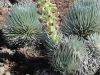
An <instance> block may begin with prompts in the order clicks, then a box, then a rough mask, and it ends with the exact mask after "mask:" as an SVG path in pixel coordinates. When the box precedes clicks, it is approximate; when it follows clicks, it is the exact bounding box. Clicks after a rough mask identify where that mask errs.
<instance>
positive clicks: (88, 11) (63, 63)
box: [2, 0, 100, 75]
mask: <svg viewBox="0 0 100 75" xmlns="http://www.w3.org/2000/svg"><path fill="white" fill-rule="evenodd" d="M55 10H56V5H55V4H52V3H51V1H50V0H39V1H38V3H37V5H36V4H34V3H32V4H28V3H24V4H23V3H18V4H16V5H14V6H13V7H12V8H11V10H10V14H9V15H8V17H7V19H6V21H5V24H4V26H3V29H2V32H3V35H4V38H5V41H6V42H7V43H8V44H9V45H13V44H15V45H16V44H24V45H25V46H29V45H34V43H36V42H39V41H40V40H41V39H42V38H45V37H46V38H45V39H42V40H44V41H45V43H46V44H45V47H46V48H47V49H48V50H49V53H48V57H50V63H51V64H52V66H53V67H54V68H55V69H56V70H58V71H60V72H61V73H62V74H63V75H66V74H67V73H75V72H76V71H79V69H80V66H81V64H82V62H83V60H84V59H85V58H84V57H85V55H87V50H86V47H85V42H86V41H87V40H88V41H89V42H90V43H91V44H92V45H93V46H94V47H95V48H97V49H100V47H99V45H100V43H99V42H100V41H99V39H100V21H99V20H100V1H98V0H76V1H74V2H73V3H72V4H71V5H70V6H69V9H68V10H67V12H66V15H65V16H63V19H62V25H61V26H60V27H59V29H60V30H58V29H57V28H56V25H57V22H56V20H57V18H56V11H55ZM44 33H45V34H46V36H44V37H42V36H43V34H44ZM59 40H60V41H59ZM74 75H75V74H74Z"/></svg>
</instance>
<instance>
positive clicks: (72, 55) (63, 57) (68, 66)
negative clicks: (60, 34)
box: [51, 36, 87, 75]
mask: <svg viewBox="0 0 100 75" xmlns="http://www.w3.org/2000/svg"><path fill="white" fill-rule="evenodd" d="M86 53H87V52H86V48H85V45H84V40H83V39H79V38H78V37H77V36H70V37H69V39H67V38H66V39H64V41H63V42H61V43H59V44H58V45H57V46H56V48H55V50H53V56H52V58H51V64H52V65H53V66H54V67H55V68H56V69H57V70H59V71H60V72H61V73H63V74H64V75H66V73H67V72H68V73H74V72H76V71H78V70H79V68H80V65H81V63H82V61H83V59H84V56H85V54H86Z"/></svg>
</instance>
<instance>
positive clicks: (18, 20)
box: [2, 3, 42, 44]
mask: <svg viewBox="0 0 100 75" xmlns="http://www.w3.org/2000/svg"><path fill="white" fill-rule="evenodd" d="M37 11H38V8H37V7H36V4H27V3H25V4H23V3H18V4H16V5H14V6H13V7H12V8H11V10H10V13H9V15H8V17H7V19H6V21H5V25H4V26H3V29H2V32H3V35H4V38H5V39H6V40H7V42H8V43H9V44H11V43H12V44H19V43H20V42H25V44H28V43H30V42H36V41H37V40H38V39H40V37H41V31H42V25H41V24H40V22H39V21H38V17H39V15H38V14H37Z"/></svg>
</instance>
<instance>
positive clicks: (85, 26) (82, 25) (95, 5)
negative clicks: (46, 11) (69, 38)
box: [62, 0, 100, 38]
mask: <svg viewBox="0 0 100 75" xmlns="http://www.w3.org/2000/svg"><path fill="white" fill-rule="evenodd" d="M62 24H63V25H62V31H63V33H64V34H66V35H70V34H73V35H78V36H81V37H84V38H86V36H88V35H90V34H92V33H94V32H99V33H100V1H99V0H76V1H74V3H72V4H71V5H70V7H69V9H68V11H67V12H66V15H65V16H64V17H63V20H62Z"/></svg>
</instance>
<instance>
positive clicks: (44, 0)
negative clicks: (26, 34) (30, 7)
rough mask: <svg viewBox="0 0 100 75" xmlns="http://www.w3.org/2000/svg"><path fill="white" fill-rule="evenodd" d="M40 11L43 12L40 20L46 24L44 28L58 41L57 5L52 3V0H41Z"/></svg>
mask: <svg viewBox="0 0 100 75" xmlns="http://www.w3.org/2000/svg"><path fill="white" fill-rule="evenodd" d="M37 6H38V7H39V11H38V13H39V14H41V17H40V18H39V20H40V21H41V22H42V23H43V24H44V26H43V30H44V31H46V32H47V34H49V35H50V38H51V39H52V41H53V42H57V40H56V37H57V30H56V28H55V27H56V20H57V18H56V16H55V11H56V5H55V4H53V3H51V1H50V0H39V1H38V5H37Z"/></svg>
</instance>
